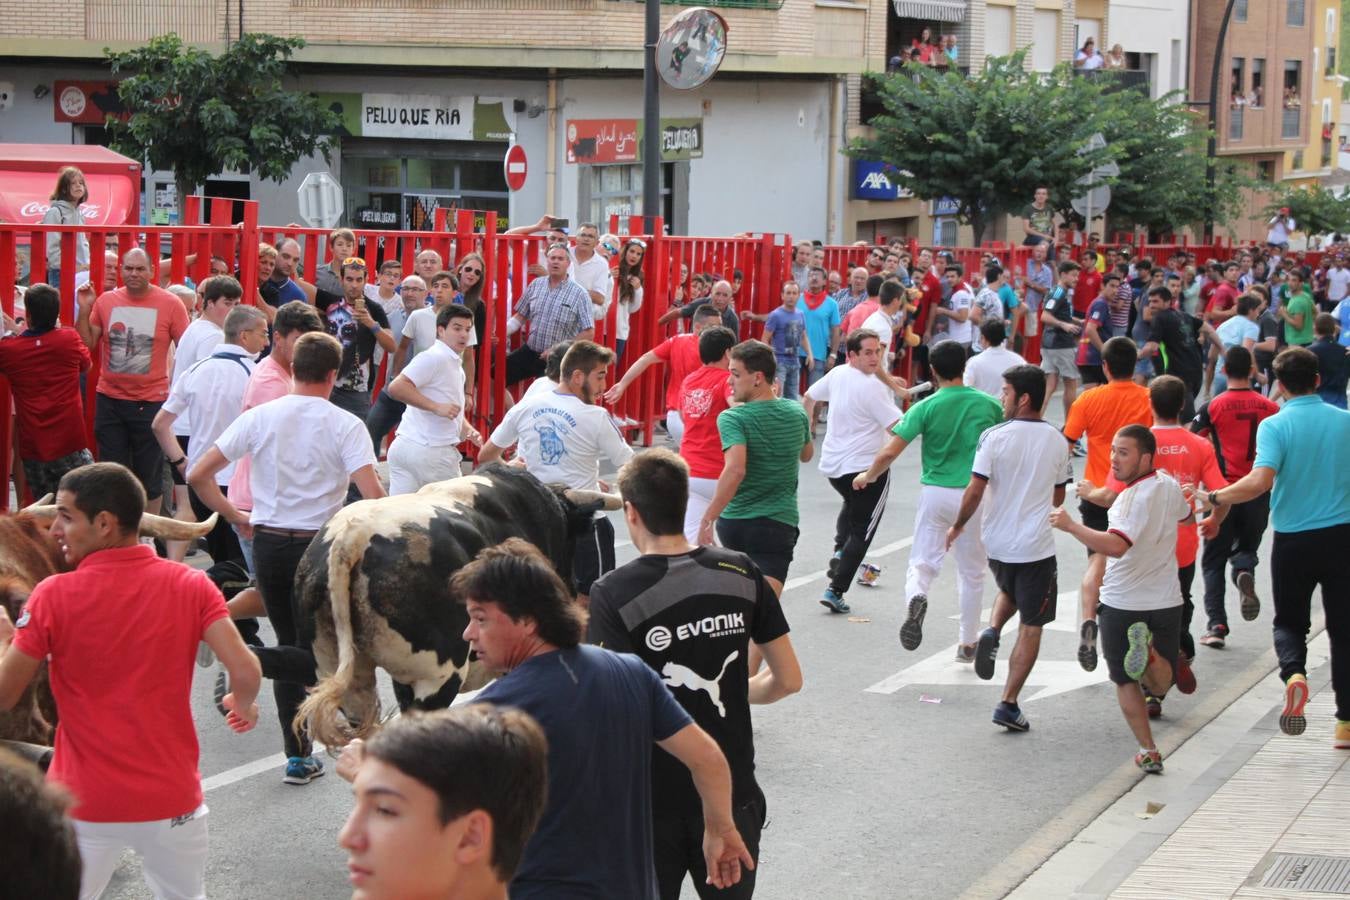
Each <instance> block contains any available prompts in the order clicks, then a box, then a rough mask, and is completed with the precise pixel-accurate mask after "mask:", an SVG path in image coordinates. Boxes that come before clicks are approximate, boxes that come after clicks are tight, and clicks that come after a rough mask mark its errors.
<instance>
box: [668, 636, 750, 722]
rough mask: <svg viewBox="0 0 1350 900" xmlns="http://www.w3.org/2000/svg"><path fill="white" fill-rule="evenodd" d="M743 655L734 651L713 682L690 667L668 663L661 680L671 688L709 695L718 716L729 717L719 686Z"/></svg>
mask: <svg viewBox="0 0 1350 900" xmlns="http://www.w3.org/2000/svg"><path fill="white" fill-rule="evenodd" d="M740 655H741V651H739V650H733V651H731V655H730V656H728V657H727V658H726V661H725V662H723V663H722V671H720V672H718V673H717V675H716V676H715V677H714V678H713V679H712V680H711V681H708V680H707V679H705V678H703V676H701V675H699V674H698V673H697V672H695V671H694V670H693V669H691V668H689V667H688V666H682V665H680V664H679V663H673V662H668V663H666V664H665V665H664V666H662V667H661V680H662V681H664V682H665V683H666V684H668V685H670V686H671V687H673V688H674V687H682V688H684V689H686V690H690V691H703V692H704V693H706V694H707V695H708V699H709V700H711V701H712V702H713V706H716V707H717V714H718V715H719V716H721V717H722V718H724V719H725V718H726V717H727V708H726V707H725V706H723V705H722V688H721V687H720V685H719V684H718V682H720V681H721V680H722V676H723V675H725V674H726V673H727V666H729V665H731V663H732V660H734V659H735V658H736V657H738V656H740Z"/></svg>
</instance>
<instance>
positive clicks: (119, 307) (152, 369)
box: [89, 287, 188, 403]
mask: <svg viewBox="0 0 1350 900" xmlns="http://www.w3.org/2000/svg"><path fill="white" fill-rule="evenodd" d="M89 321H90V324H93V325H96V326H98V327H99V328H101V329H102V330H103V336H102V337H101V338H100V339H99V342H98V361H99V365H100V366H101V367H102V372H101V373H100V375H99V378H98V392H99V393H100V394H106V395H107V396H109V397H113V398H115V399H118V400H137V401H141V402H147V403H156V402H162V401H163V400H164V399H165V398H166V397H168V396H169V345H170V344H173V343H177V341H178V339H179V338H180V337H182V336H183V332H184V331H186V330H187V327H188V315H187V310H186V309H184V308H183V301H182V300H179V299H178V298H177V297H175V296H174V295H173V294H170V293H169V292H168V291H166V290H162V289H160V288H157V287H151V288H150V290H149V292H148V293H147V294H146V295H145V296H144V297H141V298H139V299H137V298H133V297H132V296H131V295H130V294H128V293H127V289H126V288H117V289H116V290H111V291H108V292H107V293H105V294H100V295H99V298H98V299H97V300H95V301H94V309H93V311H92V312H91V313H90V314H89Z"/></svg>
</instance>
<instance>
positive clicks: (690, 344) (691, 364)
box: [652, 334, 703, 409]
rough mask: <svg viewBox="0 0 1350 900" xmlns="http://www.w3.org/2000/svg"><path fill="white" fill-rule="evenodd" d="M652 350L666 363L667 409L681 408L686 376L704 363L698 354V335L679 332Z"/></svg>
mask: <svg viewBox="0 0 1350 900" xmlns="http://www.w3.org/2000/svg"><path fill="white" fill-rule="evenodd" d="M652 352H653V353H655V354H656V357H657V359H659V360H661V361H662V362H663V363H665V364H666V369H667V370H668V371H667V375H668V376H669V378H670V380H669V381H667V382H666V409H679V408H680V385H681V384H683V383H684V379H685V376H687V375H688V374H689V373H690V372H692V371H694V370H695V369H697V368H698V367H699V366H701V365H703V360H702V359H700V358H699V355H698V335H696V334H677V335H675V336H674V337H670V338H666V339H665V340H664V341H662V342H661V343H659V344H657V345H656V346H655V347H654V348H653V349H652Z"/></svg>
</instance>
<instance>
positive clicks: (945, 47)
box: [939, 34, 960, 67]
mask: <svg viewBox="0 0 1350 900" xmlns="http://www.w3.org/2000/svg"><path fill="white" fill-rule="evenodd" d="M942 55H943V57H944V59H942V60H940V61H939V64H940V65H944V66H952V67H955V66H956V60H957V57H958V56H959V55H960V52H959V51H958V49H957V47H956V35H954V34H947V35H943V37H942Z"/></svg>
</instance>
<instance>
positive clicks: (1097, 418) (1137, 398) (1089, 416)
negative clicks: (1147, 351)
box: [1064, 381, 1153, 487]
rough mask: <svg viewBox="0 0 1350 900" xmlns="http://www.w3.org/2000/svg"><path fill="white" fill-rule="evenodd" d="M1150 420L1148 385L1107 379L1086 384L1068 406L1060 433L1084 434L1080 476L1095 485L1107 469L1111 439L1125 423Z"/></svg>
mask: <svg viewBox="0 0 1350 900" xmlns="http://www.w3.org/2000/svg"><path fill="white" fill-rule="evenodd" d="M1152 422H1153V408H1152V407H1151V406H1150V405H1149V402H1148V388H1146V387H1144V386H1143V385H1140V384H1135V383H1134V382H1133V381H1110V382H1107V383H1106V384H1103V385H1098V386H1097V387H1094V388H1088V389H1087V390H1086V391H1084V392H1083V393H1081V394H1079V395H1078V399H1076V400H1074V401H1073V406H1071V407H1069V418H1068V419H1067V420H1066V421H1065V422H1064V436H1065V437H1067V438H1068V439H1069V440H1071V441H1076V440H1078V439H1079V438H1080V437H1082V436H1083V435H1084V433H1086V434H1087V468H1086V469H1084V470H1083V477H1084V478H1086V479H1087V480H1088V481H1090V482H1092V483H1093V484H1095V485H1097V486H1099V487H1100V486H1101V485H1104V484H1106V478H1107V476H1108V475H1109V474H1110V472H1111V439H1112V438H1114V437H1115V436H1116V432H1117V431H1119V430H1120V429H1122V428H1124V427H1125V426H1126V425H1144V426H1147V425H1149V424H1151V423H1152Z"/></svg>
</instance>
